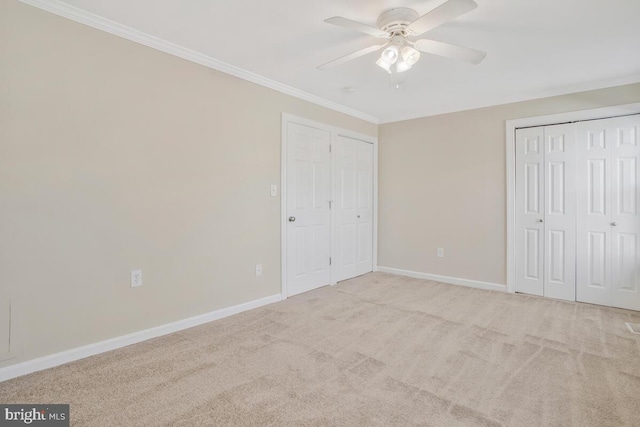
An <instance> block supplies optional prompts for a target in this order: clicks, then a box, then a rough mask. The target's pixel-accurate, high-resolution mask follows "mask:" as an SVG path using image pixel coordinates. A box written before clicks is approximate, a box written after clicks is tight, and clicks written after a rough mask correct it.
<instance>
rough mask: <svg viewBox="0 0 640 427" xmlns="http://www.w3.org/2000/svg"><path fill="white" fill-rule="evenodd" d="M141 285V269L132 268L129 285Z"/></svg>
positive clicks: (133, 286)
mask: <svg viewBox="0 0 640 427" xmlns="http://www.w3.org/2000/svg"><path fill="white" fill-rule="evenodd" d="M138 286H142V270H133V271H132V272H131V287H132V288H137V287H138Z"/></svg>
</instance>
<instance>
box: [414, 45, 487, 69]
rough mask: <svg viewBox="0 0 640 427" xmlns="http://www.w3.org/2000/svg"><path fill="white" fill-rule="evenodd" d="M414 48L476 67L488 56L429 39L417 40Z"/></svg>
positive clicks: (466, 48) (474, 50)
mask: <svg viewBox="0 0 640 427" xmlns="http://www.w3.org/2000/svg"><path fill="white" fill-rule="evenodd" d="M413 47H415V48H416V49H418V50H419V51H421V52H425V53H431V54H434V55H439V56H444V57H445V58H451V59H457V60H458V61H463V62H469V63H471V64H474V65H478V64H479V63H480V62H482V60H483V59H484V57H485V56H487V53H486V52H482V51H481V50H476V49H471V48H469V47H462V46H456V45H455V44H449V43H443V42H438V41H435V40H427V39H421V40H417V41H416V42H415V44H414V45H413Z"/></svg>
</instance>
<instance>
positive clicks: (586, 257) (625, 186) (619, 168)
mask: <svg viewBox="0 0 640 427" xmlns="http://www.w3.org/2000/svg"><path fill="white" fill-rule="evenodd" d="M639 129H640V115H635V116H628V117H618V118H613V119H604V120H592V121H587V122H581V123H579V124H578V140H579V142H580V143H579V146H578V173H577V176H578V185H579V186H580V188H581V190H580V191H579V192H578V216H577V226H578V240H577V247H578V254H577V275H578V281H577V300H578V301H583V302H589V303H593V304H601V305H609V306H614V307H620V308H628V309H632V310H640V215H639V207H638V203H639V201H640V171H639V170H638V166H639V165H638V162H639V161H640V156H639V155H640V141H639V138H638V130H639Z"/></svg>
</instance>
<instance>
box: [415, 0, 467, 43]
mask: <svg viewBox="0 0 640 427" xmlns="http://www.w3.org/2000/svg"><path fill="white" fill-rule="evenodd" d="M476 7H478V5H477V4H476V2H474V1H473V0H449V1H448V2H446V3H443V4H442V5H440V6H438V7H436V8H435V9H433V10H432V11H431V12H429V13H426V14H425V15H422V16H421V17H420V18H418V19H416V20H415V21H413V22H412V23H411V24H409V27H407V28H408V30H409V31H410V32H411V33H413V34H414V35H416V36H419V35H420V34H422V33H426V32H427V31H429V30H433V29H434V28H436V27H439V26H440V25H442V24H444V23H445V22H448V21H451V20H452V19H456V18H457V17H458V16H461V15H464V14H465V13H467V12H470V11H472V10H473V9H475V8H476Z"/></svg>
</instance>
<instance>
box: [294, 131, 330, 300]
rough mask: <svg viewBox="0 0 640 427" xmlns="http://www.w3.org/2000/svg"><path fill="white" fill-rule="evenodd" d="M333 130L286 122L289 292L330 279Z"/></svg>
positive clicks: (309, 287)
mask: <svg viewBox="0 0 640 427" xmlns="http://www.w3.org/2000/svg"><path fill="white" fill-rule="evenodd" d="M330 144H331V133H330V132H329V131H326V130H323V129H316V128H313V127H310V126H304V125H301V124H297V123H289V124H288V126H287V169H286V170H287V182H286V185H287V190H286V191H287V200H286V202H287V209H286V211H287V215H288V217H287V221H286V224H287V264H286V265H287V272H286V274H287V294H288V295H289V296H291V295H296V294H299V293H302V292H306V291H310V290H312V289H315V288H318V287H320V286H324V285H328V284H329V282H330V278H331V276H330V265H329V257H330V235H331V230H330V210H329V201H330V200H331V158H330V152H329V149H330V148H329V146H330Z"/></svg>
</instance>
